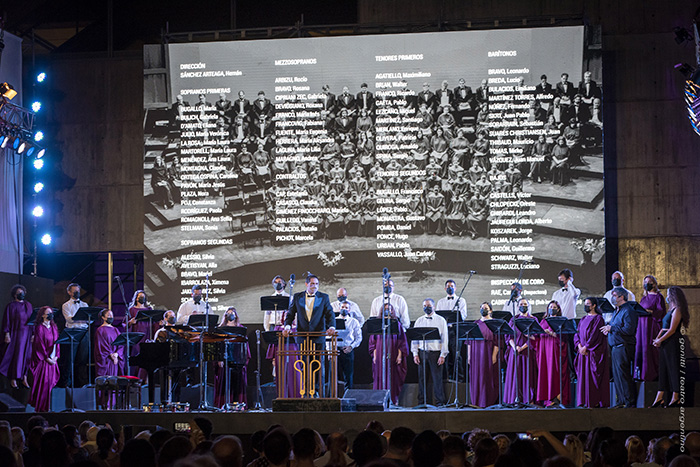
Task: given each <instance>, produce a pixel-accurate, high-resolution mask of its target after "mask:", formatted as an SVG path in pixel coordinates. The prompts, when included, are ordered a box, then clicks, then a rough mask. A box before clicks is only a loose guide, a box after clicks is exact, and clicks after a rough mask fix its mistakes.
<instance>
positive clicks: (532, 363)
mask: <svg viewBox="0 0 700 467" xmlns="http://www.w3.org/2000/svg"><path fill="white" fill-rule="evenodd" d="M518 310H519V311H520V314H519V315H517V316H515V317H513V318H511V320H510V323H509V326H510V327H511V328H512V329H513V330H515V339H513V337H512V336H510V335H507V336H506V352H505V353H506V362H507V363H506V387H505V390H504V392H503V402H505V403H506V404H512V403H514V402H515V399H516V397H515V395H516V392H515V381H516V380H515V368H516V365H517V368H518V395H519V396H520V402H523V403H525V404H530V403H532V402H533V401H534V400H535V392H536V391H537V359H536V356H537V347H536V346H535V342H536V340H537V338H536V337H535V336H530V338H529V339H528V337H527V336H526V335H525V334H523V333H522V332H520V330H519V329H518V328H517V327H516V326H515V320H516V319H517V320H522V319H529V320H536V318H535V317H534V316H532V315H531V314H530V305H529V303H528V301H527V300H526V299H524V298H522V299H520V302H518ZM516 354H517V360H516ZM528 372H529V373H528Z"/></svg>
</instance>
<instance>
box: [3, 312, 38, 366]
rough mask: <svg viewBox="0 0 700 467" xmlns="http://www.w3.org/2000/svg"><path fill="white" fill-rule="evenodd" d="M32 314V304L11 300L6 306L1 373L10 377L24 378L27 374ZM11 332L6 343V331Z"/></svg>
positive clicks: (30, 346) (30, 349)
mask: <svg viewBox="0 0 700 467" xmlns="http://www.w3.org/2000/svg"><path fill="white" fill-rule="evenodd" d="M31 314H32V304H31V303H29V302H28V301H26V300H24V301H22V302H17V301H14V302H10V303H8V304H7V307H5V314H4V315H3V317H2V335H0V342H2V346H0V349H1V350H0V355H2V358H1V359H0V374H2V375H4V376H6V377H7V378H9V379H22V378H23V377H24V376H25V375H26V374H27V368H28V367H29V358H30V356H31V351H32V344H31V338H32V328H31V327H30V326H27V320H28V319H29V317H30V316H31ZM8 332H9V333H10V343H9V344H5V333H8Z"/></svg>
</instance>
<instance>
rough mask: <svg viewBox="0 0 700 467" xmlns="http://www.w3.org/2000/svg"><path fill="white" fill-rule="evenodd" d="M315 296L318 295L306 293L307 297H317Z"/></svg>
mask: <svg viewBox="0 0 700 467" xmlns="http://www.w3.org/2000/svg"><path fill="white" fill-rule="evenodd" d="M315 297H316V294H314V295H309V294H306V298H315Z"/></svg>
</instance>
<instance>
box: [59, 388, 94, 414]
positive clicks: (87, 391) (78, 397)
mask: <svg viewBox="0 0 700 467" xmlns="http://www.w3.org/2000/svg"><path fill="white" fill-rule="evenodd" d="M71 392H72V390H71V389H70V388H68V389H66V408H71V407H74V408H76V409H80V410H86V411H87V410H97V404H96V402H95V388H94V387H84V388H75V393H73V403H72V405H71Z"/></svg>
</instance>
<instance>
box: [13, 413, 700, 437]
mask: <svg viewBox="0 0 700 467" xmlns="http://www.w3.org/2000/svg"><path fill="white" fill-rule="evenodd" d="M200 414H202V415H203V416H205V417H207V418H209V419H210V420H211V421H212V423H213V424H214V433H215V434H237V435H241V436H246V435H250V434H252V433H254V432H255V431H257V430H267V428H268V427H269V426H270V425H272V424H281V425H283V426H284V427H285V428H286V429H287V430H289V431H290V432H295V431H297V430H299V429H300V428H304V427H310V428H313V429H315V430H317V431H318V432H319V433H323V434H327V433H331V432H333V431H339V430H340V431H345V430H351V429H352V430H362V429H363V428H364V427H365V426H366V425H367V422H369V421H370V420H379V421H380V422H381V423H382V424H383V425H384V426H385V427H386V428H387V429H391V428H394V427H397V426H407V427H410V428H411V429H413V430H414V431H416V432H420V431H423V430H428V429H430V430H435V431H437V430H449V431H451V432H453V433H462V432H465V431H470V430H472V429H473V428H475V427H479V428H486V429H488V430H490V431H491V432H492V433H520V432H528V431H533V430H548V431H551V432H555V433H557V432H558V433H578V432H582V431H589V430H591V429H592V428H594V427H597V426H609V427H611V428H613V429H614V430H616V431H621V432H626V433H637V434H644V433H645V432H646V433H648V434H649V435H651V434H652V433H659V432H668V433H671V432H679V431H680V429H681V423H683V426H684V430H685V433H689V432H691V431H700V408H697V407H691V408H684V409H680V408H673V409H663V408H656V409H478V410H477V409H454V408H440V409H432V410H411V409H403V408H402V409H391V410H388V411H384V412H271V411H270V412H255V411H248V412H240V413H232V412H229V413H222V412H213V413H212V412H206V413H201V412H184V413H144V412H141V411H88V412H81V413H71V412H63V413H56V412H49V413H45V414H42V415H44V416H45V417H46V419H47V420H48V422H49V425H51V426H53V425H56V424H57V425H58V426H63V425H66V424H72V425H75V426H78V424H80V422H82V421H83V420H92V421H93V422H95V423H97V424H104V423H109V424H110V425H111V426H113V427H117V426H130V428H129V430H130V432H132V433H133V434H136V433H138V432H139V431H142V430H144V429H154V427H156V426H159V427H162V428H165V429H168V430H171V431H173V429H174V426H175V423H182V422H185V423H186V422H189V421H191V420H192V418H193V417H195V416H199V415H200ZM32 415H35V414H34V413H3V414H2V415H0V417H1V418H4V419H6V420H7V421H9V422H10V424H11V425H12V426H20V427H26V426H27V420H28V419H29V417H31V416H32Z"/></svg>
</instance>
